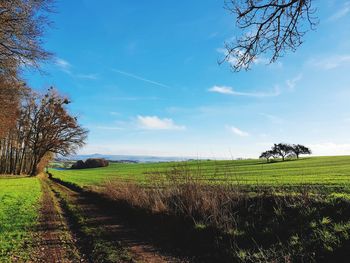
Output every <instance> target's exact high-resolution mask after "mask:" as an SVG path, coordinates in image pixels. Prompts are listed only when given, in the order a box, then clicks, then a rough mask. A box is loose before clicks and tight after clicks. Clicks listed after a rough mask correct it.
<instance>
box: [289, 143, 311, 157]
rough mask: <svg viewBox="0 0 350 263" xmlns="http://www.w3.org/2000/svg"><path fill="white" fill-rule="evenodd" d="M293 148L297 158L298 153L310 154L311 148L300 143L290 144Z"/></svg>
mask: <svg viewBox="0 0 350 263" xmlns="http://www.w3.org/2000/svg"><path fill="white" fill-rule="evenodd" d="M292 148H293V153H294V154H295V156H296V157H297V159H299V155H300V154H311V153H312V152H311V149H310V148H308V147H306V146H304V145H301V144H293V146H292Z"/></svg>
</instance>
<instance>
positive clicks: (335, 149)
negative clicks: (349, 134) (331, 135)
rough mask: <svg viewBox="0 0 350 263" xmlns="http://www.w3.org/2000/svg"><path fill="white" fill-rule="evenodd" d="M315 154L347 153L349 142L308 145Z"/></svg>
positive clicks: (349, 146)
mask: <svg viewBox="0 0 350 263" xmlns="http://www.w3.org/2000/svg"><path fill="white" fill-rule="evenodd" d="M308 146H309V147H310V148H311V150H312V152H313V154H315V155H349V154H350V143H343V144H339V143H334V142H324V143H317V144H310V145H308Z"/></svg>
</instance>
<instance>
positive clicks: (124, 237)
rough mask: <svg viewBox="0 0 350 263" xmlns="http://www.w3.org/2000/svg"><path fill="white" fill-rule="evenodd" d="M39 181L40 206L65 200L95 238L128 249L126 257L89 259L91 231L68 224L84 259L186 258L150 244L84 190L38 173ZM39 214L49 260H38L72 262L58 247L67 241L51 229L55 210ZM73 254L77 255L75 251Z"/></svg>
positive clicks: (146, 259)
mask: <svg viewBox="0 0 350 263" xmlns="http://www.w3.org/2000/svg"><path fill="white" fill-rule="evenodd" d="M41 182H42V185H43V191H44V196H46V198H44V202H43V207H55V203H58V202H60V203H61V206H62V201H63V202H68V204H66V205H69V206H75V207H77V208H78V209H79V213H80V214H81V216H82V218H84V227H88V228H90V229H91V231H92V232H93V231H95V232H98V238H99V241H101V240H102V242H104V241H105V242H107V244H115V250H118V249H120V247H121V246H122V247H123V249H125V250H127V251H128V252H129V253H130V259H127V260H120V259H119V260H116V261H113V260H110V259H106V260H104V259H103V257H102V258H99V259H98V260H96V259H93V258H92V257H91V255H89V253H92V251H91V250H92V249H93V248H94V247H93V246H91V243H94V240H91V239H93V238H94V235H92V237H91V236H81V235H80V233H81V231H80V229H77V227H76V226H72V225H71V226H70V230H71V232H72V235H71V236H74V237H75V239H76V240H77V246H78V247H79V250H80V255H86V256H85V257H86V259H87V261H90V262H151V263H158V262H186V261H187V260H184V259H178V258H176V257H173V256H171V255H168V254H166V253H164V252H163V251H161V250H160V249H158V248H157V247H156V246H155V245H153V244H152V242H151V240H150V239H148V238H147V237H145V236H143V235H142V234H140V233H139V232H138V231H136V230H135V229H133V228H131V227H130V226H127V225H126V224H125V222H123V220H121V219H120V218H118V216H117V215H116V213H115V211H110V210H108V209H106V208H105V207H102V206H99V204H98V203H95V202H93V200H91V198H88V197H86V196H84V194H82V193H79V192H78V191H74V190H72V189H70V188H67V187H65V186H63V185H61V184H59V183H57V182H55V181H52V180H49V179H48V178H44V177H41ZM48 196H51V197H52V198H53V199H52V200H51V201H50V198H47V197H48ZM46 199H47V200H46ZM55 199H56V200H55ZM60 199H61V200H60ZM63 199H64V200H63ZM45 210H48V211H50V209H47V208H46V209H44V212H45ZM63 210H64V206H63ZM63 212H64V211H63ZM61 214H62V213H61ZM63 214H64V213H63ZM66 214H69V213H66ZM42 216H43V221H44V222H47V223H46V224H45V227H44V228H46V231H45V232H44V240H45V242H44V251H46V252H47V253H44V254H46V255H47V256H48V257H49V260H48V261H40V262H72V261H70V260H69V257H67V251H65V248H64V249H62V247H65V246H66V245H67V244H66V243H67V241H63V242H61V241H60V239H61V237H60V236H59V234H57V233H56V232H55V231H56V230H55V229H56V225H55V223H54V222H57V221H59V220H58V219H57V214H56V213H55V212H53V213H48V214H47V215H42ZM67 221H69V218H67ZM50 222H52V223H50ZM68 243H69V242H68ZM89 244H90V245H89ZM66 247H67V246H66ZM68 247H72V245H69V246H68ZM70 249H71V248H70ZM112 249H113V248H112ZM68 254H69V253H68ZM70 254H72V253H70ZM44 256H45V255H44ZM75 256H76V257H77V255H75ZM80 258H81V256H80ZM80 260H83V259H80ZM80 260H79V261H80Z"/></svg>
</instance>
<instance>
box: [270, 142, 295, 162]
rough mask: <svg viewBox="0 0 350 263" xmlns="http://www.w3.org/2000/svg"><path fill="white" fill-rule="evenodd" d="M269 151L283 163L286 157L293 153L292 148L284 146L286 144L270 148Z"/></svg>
mask: <svg viewBox="0 0 350 263" xmlns="http://www.w3.org/2000/svg"><path fill="white" fill-rule="evenodd" d="M271 151H272V152H273V153H274V154H275V155H277V156H280V157H281V158H282V161H284V160H285V158H286V157H288V156H290V155H292V154H293V153H294V152H293V147H292V146H291V145H289V144H286V143H279V144H275V145H274V146H273V147H272V149H271Z"/></svg>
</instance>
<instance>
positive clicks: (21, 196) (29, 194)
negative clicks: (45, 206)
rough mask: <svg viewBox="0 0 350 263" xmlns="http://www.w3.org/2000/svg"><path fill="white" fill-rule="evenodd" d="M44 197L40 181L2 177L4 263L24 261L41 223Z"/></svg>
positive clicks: (0, 228) (0, 224)
mask: <svg viewBox="0 0 350 263" xmlns="http://www.w3.org/2000/svg"><path fill="white" fill-rule="evenodd" d="M40 196H41V189H40V182H39V180H38V179H37V178H33V177H31V178H28V177H27V178H23V177H22V178H18V177H17V178H1V177H0V262H14V261H16V259H17V260H19V261H20V262H24V261H25V260H26V259H27V257H28V255H29V253H30V251H29V250H28V247H26V248H25V249H24V246H25V245H26V244H27V245H28V244H30V242H31V240H32V236H31V230H33V228H34V227H35V225H36V224H37V219H38V208H39V201H40Z"/></svg>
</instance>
